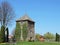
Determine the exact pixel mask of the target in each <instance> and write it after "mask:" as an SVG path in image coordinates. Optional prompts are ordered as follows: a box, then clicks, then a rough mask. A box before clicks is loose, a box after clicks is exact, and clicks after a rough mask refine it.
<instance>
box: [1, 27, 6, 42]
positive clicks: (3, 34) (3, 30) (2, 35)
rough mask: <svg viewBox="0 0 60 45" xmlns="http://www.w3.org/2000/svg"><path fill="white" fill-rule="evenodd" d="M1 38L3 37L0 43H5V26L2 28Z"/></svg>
mask: <svg viewBox="0 0 60 45" xmlns="http://www.w3.org/2000/svg"><path fill="white" fill-rule="evenodd" d="M0 36H1V37H0V39H1V40H0V41H1V42H5V27H4V26H1V31H0Z"/></svg>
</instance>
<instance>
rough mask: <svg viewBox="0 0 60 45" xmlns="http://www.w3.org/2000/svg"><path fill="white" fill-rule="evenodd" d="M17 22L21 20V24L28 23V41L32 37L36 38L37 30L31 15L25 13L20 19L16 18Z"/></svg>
mask: <svg viewBox="0 0 60 45" xmlns="http://www.w3.org/2000/svg"><path fill="white" fill-rule="evenodd" d="M16 22H19V23H20V24H21V26H22V25H23V24H24V23H26V24H27V30H26V31H28V33H27V37H26V40H27V41H28V40H30V39H32V40H35V30H34V26H35V22H34V21H33V20H32V19H31V18H30V17H28V16H27V14H25V15H24V16H23V17H21V18H20V19H18V20H16ZM22 28H23V27H22ZM22 35H23V34H22ZM22 38H23V36H22ZM23 40H24V39H23Z"/></svg>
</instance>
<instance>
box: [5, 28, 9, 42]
mask: <svg viewBox="0 0 60 45" xmlns="http://www.w3.org/2000/svg"><path fill="white" fill-rule="evenodd" d="M8 36H9V31H8V28H6V31H5V41H6V42H8V41H9V38H8Z"/></svg>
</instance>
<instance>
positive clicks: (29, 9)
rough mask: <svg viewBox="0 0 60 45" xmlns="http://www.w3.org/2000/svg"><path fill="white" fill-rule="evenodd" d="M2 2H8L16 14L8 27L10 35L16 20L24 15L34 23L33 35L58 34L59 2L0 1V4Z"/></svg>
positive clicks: (46, 0) (31, 0) (55, 0)
mask: <svg viewBox="0 0 60 45" xmlns="http://www.w3.org/2000/svg"><path fill="white" fill-rule="evenodd" d="M2 1H7V2H9V4H10V5H11V6H12V8H13V10H14V12H15V14H16V17H15V20H14V22H12V24H13V25H10V27H9V32H10V34H11V33H12V32H13V30H14V28H15V27H16V20H17V19H19V18H20V17H21V16H23V15H24V14H25V13H27V15H28V16H29V17H30V18H31V19H33V20H34V21H35V33H39V34H41V35H43V34H45V33H46V32H51V33H53V34H55V33H59V34H60V0H0V3H1V2H2Z"/></svg>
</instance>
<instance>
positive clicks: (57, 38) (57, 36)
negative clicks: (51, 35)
mask: <svg viewBox="0 0 60 45" xmlns="http://www.w3.org/2000/svg"><path fill="white" fill-rule="evenodd" d="M59 38H60V35H59V34H58V33H56V41H58V42H59Z"/></svg>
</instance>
